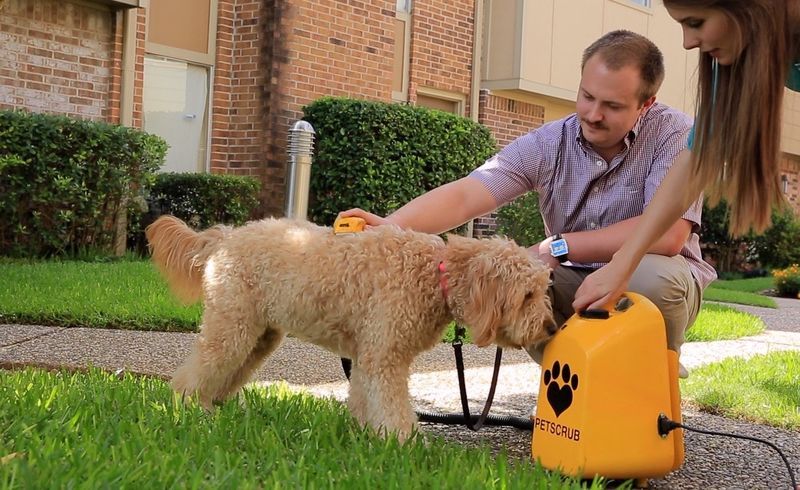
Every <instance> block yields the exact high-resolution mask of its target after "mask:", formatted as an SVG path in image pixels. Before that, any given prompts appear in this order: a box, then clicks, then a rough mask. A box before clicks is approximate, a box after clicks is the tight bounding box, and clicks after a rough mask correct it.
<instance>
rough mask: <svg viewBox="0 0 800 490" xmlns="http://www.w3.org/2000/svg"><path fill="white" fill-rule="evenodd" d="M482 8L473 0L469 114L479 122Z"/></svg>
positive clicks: (471, 225) (469, 229)
mask: <svg viewBox="0 0 800 490" xmlns="http://www.w3.org/2000/svg"><path fill="white" fill-rule="evenodd" d="M483 9H484V0H475V11H474V12H473V14H472V17H473V22H472V81H471V87H470V92H469V94H470V100H469V115H470V118H471V119H472V120H473V121H475V122H480V109H479V108H480V102H481V51H482V49H483ZM474 227H475V220H469V222H468V223H467V230H466V235H467V236H468V237H472V236H473V234H474V232H475V230H474Z"/></svg>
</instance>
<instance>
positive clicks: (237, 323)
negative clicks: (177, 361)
mask: <svg viewBox="0 0 800 490" xmlns="http://www.w3.org/2000/svg"><path fill="white" fill-rule="evenodd" d="M146 235H147V240H148V242H149V244H150V247H151V250H152V253H153V261H154V262H155V263H156V264H157V266H158V267H159V269H160V270H161V272H162V273H163V275H164V276H165V277H166V278H167V280H168V282H169V283H170V285H171V287H172V290H173V292H175V294H176V295H177V296H179V297H180V298H182V299H183V300H185V301H196V300H198V299H199V298H200V297H201V295H202V297H203V300H204V302H205V309H204V312H203V321H202V327H201V331H200V334H199V336H198V339H197V342H196V343H195V345H194V348H193V351H192V353H191V355H190V357H189V359H188V360H187V361H186V362H185V363H184V364H183V365H182V366H181V367H180V368H179V369H178V370H177V371H176V373H175V375H174V377H173V379H172V386H173V388H174V389H175V390H176V391H177V392H179V393H183V394H187V395H189V394H196V395H197V397H198V399H199V402H200V403H201V404H202V405H203V406H204V407H206V408H209V409H210V408H211V406H212V403H213V402H215V401H220V400H223V399H225V398H226V397H228V396H230V395H232V394H233V393H235V392H236V391H238V390H239V388H240V387H241V386H242V385H243V384H244V383H245V382H246V381H247V379H248V378H249V377H250V375H251V373H252V372H253V371H254V370H255V369H256V368H257V367H258V366H259V365H260V363H261V362H262V360H263V359H264V358H265V357H266V356H267V355H269V354H270V353H271V352H272V351H273V350H275V348H276V347H278V345H279V344H280V342H281V340H282V339H283V337H284V335H286V334H287V333H288V334H291V335H293V336H295V337H297V338H299V339H303V340H306V341H308V342H313V343H314V344H317V345H319V346H321V347H324V348H327V349H329V350H331V351H333V352H334V353H336V354H338V355H339V356H342V357H347V358H350V359H352V360H353V369H352V377H351V382H350V393H349V398H348V407H349V408H350V411H351V413H352V414H353V416H355V417H356V419H358V420H359V421H360V422H361V423H365V424H370V425H371V426H372V427H374V428H376V429H378V428H381V427H383V428H385V429H387V430H388V431H390V432H395V431H396V432H397V433H398V435H399V436H400V437H401V438H405V437H407V436H408V435H409V434H410V432H411V430H412V428H413V426H414V422H415V421H416V417H415V414H414V411H413V410H412V407H411V403H410V399H409V392H408V378H409V368H410V366H411V363H412V361H413V360H414V358H415V357H416V356H417V355H418V354H420V353H421V352H422V351H425V350H427V349H431V348H433V347H434V345H436V343H437V342H439V341H440V340H441V336H442V333H443V331H444V329H445V327H446V326H447V325H448V323H449V322H450V321H451V320H453V319H455V320H456V321H458V322H459V323H462V324H464V325H467V326H468V327H469V328H470V332H471V335H472V338H473V339H474V341H475V343H476V344H477V345H479V346H485V345H487V344H489V343H496V344H497V345H500V346H509V347H521V346H528V345H531V344H534V343H536V342H540V341H542V340H545V339H547V338H548V337H550V336H551V335H552V334H553V332H554V329H555V327H554V325H553V323H552V320H551V310H550V300H549V298H548V296H547V284H548V280H549V271H548V269H547V267H546V266H545V265H544V264H543V263H542V262H540V261H538V260H537V259H533V258H532V257H531V256H530V255H529V254H528V252H527V251H526V250H525V249H524V248H522V247H519V246H517V245H515V244H514V243H513V242H511V241H508V240H504V239H500V238H493V239H485V240H477V239H468V238H463V237H459V236H455V235H453V236H450V237H448V240H447V242H446V243H445V241H444V240H442V239H441V238H440V237H438V236H435V235H429V234H424V233H417V232H413V231H406V230H401V229H399V228H397V227H394V226H381V227H376V228H373V229H370V230H368V231H364V232H361V233H357V234H351V235H334V233H333V232H332V230H331V229H330V228H325V227H320V226H317V225H314V224H312V223H308V222H304V221H293V220H287V219H266V220H263V221H255V222H251V223H248V224H247V225H245V226H242V227H238V228H229V227H222V226H218V227H214V228H210V229H208V230H206V231H203V232H200V233H198V232H195V231H193V230H192V229H190V228H189V227H188V226H186V224H185V223H184V222H183V221H181V220H179V219H177V218H175V217H172V216H162V217H160V218H159V219H158V220H156V221H155V222H154V223H153V224H151V225H150V226H149V227H147V230H146Z"/></svg>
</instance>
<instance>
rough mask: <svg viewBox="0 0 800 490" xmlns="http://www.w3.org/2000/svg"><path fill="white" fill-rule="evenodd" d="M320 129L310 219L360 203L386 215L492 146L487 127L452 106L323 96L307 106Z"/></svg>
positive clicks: (465, 169) (463, 171)
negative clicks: (429, 106) (443, 108)
mask: <svg viewBox="0 0 800 490" xmlns="http://www.w3.org/2000/svg"><path fill="white" fill-rule="evenodd" d="M303 110H304V114H305V117H304V119H305V120H306V121H308V122H310V123H311V124H312V125H313V126H314V130H315V131H316V144H315V157H314V164H313V166H312V170H311V200H310V203H309V219H310V220H312V221H314V222H316V223H319V224H323V225H330V224H331V223H332V222H333V220H334V218H335V217H336V214H337V213H338V212H339V211H342V210H344V209H348V208H351V207H361V208H364V209H366V210H369V211H371V212H374V213H376V214H379V215H382V216H385V215H387V214H389V213H391V212H392V211H394V210H396V209H397V208H399V207H400V206H402V205H403V204H405V203H407V202H408V201H410V200H412V199H413V198H415V197H417V196H419V195H420V194H423V193H424V192H426V191H428V190H430V189H433V188H435V187H438V186H440V185H442V184H445V183H447V182H451V181H453V180H456V179H459V178H461V177H464V176H465V175H467V174H468V173H469V172H470V171H471V170H473V169H474V168H476V167H477V166H479V165H480V164H481V163H483V161H484V160H485V159H486V158H488V157H489V156H491V155H492V154H494V152H495V151H496V143H495V141H494V138H493V137H492V135H491V133H490V132H489V130H488V129H487V128H486V127H484V126H481V125H480V124H477V123H475V122H474V121H471V120H469V119H466V118H463V117H460V116H456V115H454V114H450V113H446V112H442V111H437V110H430V109H426V108H422V107H413V106H408V105H401V104H387V103H381V102H367V101H361V100H353V99H344V98H332V97H326V98H322V99H319V100H317V101H315V102H313V103H312V104H310V105H308V106H306V107H305V108H304V109H303Z"/></svg>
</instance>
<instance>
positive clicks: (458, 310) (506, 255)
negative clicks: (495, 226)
mask: <svg viewBox="0 0 800 490" xmlns="http://www.w3.org/2000/svg"><path fill="white" fill-rule="evenodd" d="M445 262H446V268H447V274H448V283H449V285H450V286H449V287H450V293H449V295H450V298H449V299H448V302H449V303H450V305H451V309H452V310H453V313H454V316H455V317H456V320H457V321H459V322H463V323H464V324H465V325H467V326H468V327H469V329H470V332H471V334H472V339H473V341H474V342H475V344H476V345H478V346H480V347H483V346H486V345H489V344H491V343H494V344H497V345H498V346H501V347H517V348H518V347H527V346H530V345H533V344H536V343H539V342H541V341H543V340H546V339H548V338H550V337H551V336H552V335H553V334H554V333H555V331H556V328H555V325H554V324H553V319H552V310H551V308H550V298H549V296H548V295H547V286H548V283H549V280H550V271H549V269H548V268H547V266H546V265H545V264H544V263H542V262H541V261H540V260H538V259H536V258H534V257H532V256H531V255H530V254H529V253H528V251H527V250H526V249H525V248H523V247H520V246H518V245H516V244H515V243H514V242H513V241H510V240H507V239H504V238H497V237H496V238H490V239H483V240H476V239H472V238H464V237H460V236H457V235H451V236H449V237H448V241H447V252H446V258H445Z"/></svg>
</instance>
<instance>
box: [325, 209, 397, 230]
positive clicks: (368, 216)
mask: <svg viewBox="0 0 800 490" xmlns="http://www.w3.org/2000/svg"><path fill="white" fill-rule="evenodd" d="M337 217H338V218H351V217H356V218H362V219H363V220H364V221H366V226H365V227H364V228H365V229H369V228H372V227H373V226H381V225H390V224H392V222H391V221H389V220H388V219H386V218H382V217H380V216H378V215H377V214H372V213H370V212H367V211H364V210H363V209H360V208H353V209H348V210H347V211H342V212H340V213H339V215H338V216H337Z"/></svg>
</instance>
